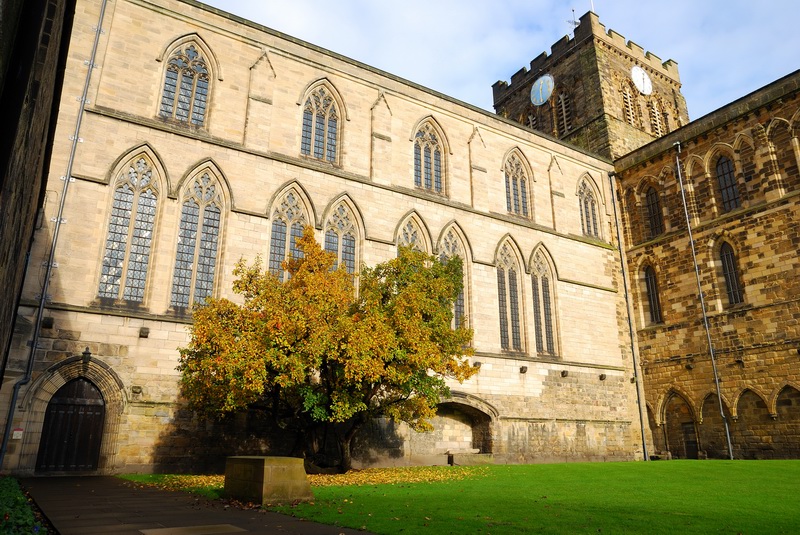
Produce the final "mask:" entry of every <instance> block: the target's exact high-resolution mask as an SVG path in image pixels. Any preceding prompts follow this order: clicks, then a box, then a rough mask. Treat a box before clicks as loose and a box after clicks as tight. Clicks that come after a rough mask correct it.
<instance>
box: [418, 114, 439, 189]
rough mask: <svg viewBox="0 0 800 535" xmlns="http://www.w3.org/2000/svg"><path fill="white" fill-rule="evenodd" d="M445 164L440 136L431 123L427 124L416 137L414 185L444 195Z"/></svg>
mask: <svg viewBox="0 0 800 535" xmlns="http://www.w3.org/2000/svg"><path fill="white" fill-rule="evenodd" d="M443 163H444V162H443V157H442V145H441V142H440V140H439V135H438V133H437V132H436V129H435V128H434V127H433V125H432V124H431V123H430V122H425V123H424V124H423V125H422V126H421V127H420V128H419V130H417V133H416V135H415V136H414V185H415V186H416V187H418V188H422V189H426V190H428V191H433V192H435V193H443V192H444V182H443V176H442V167H443Z"/></svg>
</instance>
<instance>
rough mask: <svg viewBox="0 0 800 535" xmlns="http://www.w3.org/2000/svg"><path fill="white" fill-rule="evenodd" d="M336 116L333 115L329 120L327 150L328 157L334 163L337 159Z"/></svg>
mask: <svg viewBox="0 0 800 535" xmlns="http://www.w3.org/2000/svg"><path fill="white" fill-rule="evenodd" d="M336 128H337V123H336V117H331V118H330V119H329V120H328V145H327V150H326V159H327V160H328V161H329V162H331V163H334V162H335V161H336Z"/></svg>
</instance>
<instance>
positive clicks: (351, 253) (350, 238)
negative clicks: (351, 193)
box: [325, 203, 357, 275]
mask: <svg viewBox="0 0 800 535" xmlns="http://www.w3.org/2000/svg"><path fill="white" fill-rule="evenodd" d="M326 228H327V230H326V231H325V250H326V251H328V252H329V253H332V254H334V255H336V267H337V268H338V267H339V266H344V268H345V269H346V270H347V272H348V273H350V274H351V275H352V274H353V273H355V271H356V232H357V231H356V226H355V224H354V222H353V214H352V213H351V212H350V210H349V209H348V208H347V205H345V204H344V203H342V204H339V206H337V207H336V209H335V210H334V211H333V214H331V217H330V218H329V219H328V224H327V226H326Z"/></svg>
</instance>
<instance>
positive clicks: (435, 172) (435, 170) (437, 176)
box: [433, 149, 442, 193]
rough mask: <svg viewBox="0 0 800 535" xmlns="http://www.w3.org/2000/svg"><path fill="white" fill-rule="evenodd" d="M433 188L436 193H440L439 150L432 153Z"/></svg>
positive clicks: (440, 156)
mask: <svg viewBox="0 0 800 535" xmlns="http://www.w3.org/2000/svg"><path fill="white" fill-rule="evenodd" d="M433 187H434V189H435V190H436V193H441V192H442V154H441V153H440V152H439V149H436V150H434V151H433Z"/></svg>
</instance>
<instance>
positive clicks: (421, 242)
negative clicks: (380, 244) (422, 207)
mask: <svg viewBox="0 0 800 535" xmlns="http://www.w3.org/2000/svg"><path fill="white" fill-rule="evenodd" d="M397 246H398V247H410V248H411V249H414V250H415V251H422V252H427V247H426V245H425V238H424V237H423V235H422V230H421V229H420V227H419V224H418V223H417V222H416V221H415V220H414V219H413V218H410V219H409V220H408V221H406V224H405V225H403V228H401V229H400V233H399V235H398V236H397Z"/></svg>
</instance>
